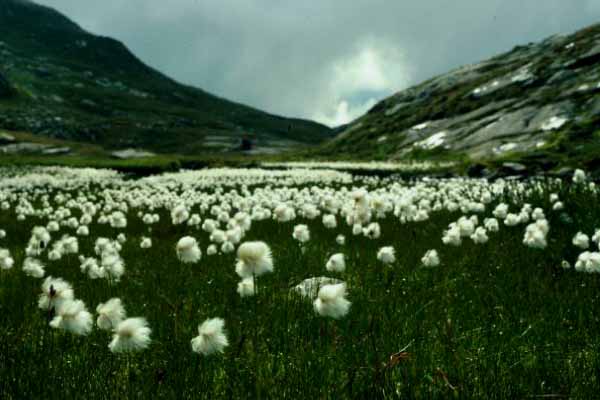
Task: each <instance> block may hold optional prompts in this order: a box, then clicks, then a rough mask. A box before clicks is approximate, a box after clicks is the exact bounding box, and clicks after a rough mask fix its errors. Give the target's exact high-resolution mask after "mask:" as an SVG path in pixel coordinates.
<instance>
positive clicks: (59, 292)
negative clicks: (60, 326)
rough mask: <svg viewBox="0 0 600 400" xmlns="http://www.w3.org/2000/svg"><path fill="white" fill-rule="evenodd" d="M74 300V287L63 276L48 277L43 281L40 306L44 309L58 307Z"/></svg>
mask: <svg viewBox="0 0 600 400" xmlns="http://www.w3.org/2000/svg"><path fill="white" fill-rule="evenodd" d="M68 300H73V288H72V287H71V285H70V284H69V283H68V282H66V281H65V280H64V279H62V278H53V277H51V276H49V277H47V278H46V279H45V280H44V283H42V294H41V295H40V298H39V300H38V307H39V308H41V309H42V310H50V309H52V308H54V309H55V310H56V309H58V308H59V307H60V306H61V304H62V303H63V302H65V301H68Z"/></svg>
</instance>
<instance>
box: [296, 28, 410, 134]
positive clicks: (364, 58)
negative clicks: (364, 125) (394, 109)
mask: <svg viewBox="0 0 600 400" xmlns="http://www.w3.org/2000/svg"><path fill="white" fill-rule="evenodd" d="M326 71H327V72H326V74H327V76H326V79H325V80H326V81H327V82H329V83H328V84H327V85H326V87H325V88H324V89H323V92H322V93H321V94H320V100H319V101H318V102H316V103H315V109H314V110H313V112H312V114H309V115H308V116H309V117H311V118H313V119H315V120H316V121H319V122H321V123H324V124H326V125H329V126H338V125H342V124H346V123H348V122H350V121H352V120H353V119H355V118H358V117H359V116H361V115H362V114H364V113H365V112H367V111H368V110H369V109H370V108H371V107H373V106H374V105H375V104H376V102H377V101H379V100H381V99H382V98H384V97H386V96H388V95H390V94H392V93H393V92H395V91H397V90H399V89H402V88H404V87H406V86H407V85H408V83H409V82H410V72H409V68H408V66H407V63H406V62H405V60H404V58H403V57H402V53H401V52H400V50H399V49H398V47H396V46H393V45H392V44H390V43H388V42H386V41H385V40H383V39H375V38H368V39H363V40H361V41H359V43H358V44H357V45H356V46H355V51H354V52H353V53H352V54H350V55H348V56H345V57H343V58H341V59H337V60H334V61H333V62H332V64H331V65H330V67H329V68H327V69H326ZM374 92H376V93H378V94H379V96H378V97H377V98H374V97H370V96H368V97H366V98H364V96H361V94H363V93H371V94H372V93H374ZM361 97H363V98H361Z"/></svg>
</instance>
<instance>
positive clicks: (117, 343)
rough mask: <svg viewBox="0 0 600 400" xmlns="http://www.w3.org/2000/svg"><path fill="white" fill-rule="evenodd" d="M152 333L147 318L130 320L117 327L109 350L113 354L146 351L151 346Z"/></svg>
mask: <svg viewBox="0 0 600 400" xmlns="http://www.w3.org/2000/svg"><path fill="white" fill-rule="evenodd" d="M151 332H152V330H151V329H150V328H149V327H148V322H147V321H146V319H145V318H139V317H138V318H128V319H126V320H124V321H121V322H120V323H119V324H118V325H117V328H116V329H115V334H114V335H113V339H112V341H111V342H110V344H109V345H108V348H109V349H110V351H111V352H113V353H129V352H133V351H140V350H144V349H145V348H147V347H148V345H150V333H151Z"/></svg>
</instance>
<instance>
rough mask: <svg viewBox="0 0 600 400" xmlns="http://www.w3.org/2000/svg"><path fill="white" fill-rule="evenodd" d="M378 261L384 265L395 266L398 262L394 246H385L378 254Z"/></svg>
mask: <svg viewBox="0 0 600 400" xmlns="http://www.w3.org/2000/svg"><path fill="white" fill-rule="evenodd" d="M377 259H378V260H379V261H381V262H382V263H384V264H393V263H394V262H396V250H394V248H393V247H392V246H385V247H382V248H380V249H379V251H378V252H377Z"/></svg>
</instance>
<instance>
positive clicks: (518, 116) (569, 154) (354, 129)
mask: <svg viewBox="0 0 600 400" xmlns="http://www.w3.org/2000/svg"><path fill="white" fill-rule="evenodd" d="M334 153H335V154H341V155H351V156H352V157H356V156H358V157H360V158H371V159H404V158H420V159H422V158H432V159H443V158H450V159H452V158H467V159H470V160H477V161H490V160H491V161H494V160H495V161H507V160H519V161H520V162H523V163H532V164H536V165H537V166H538V167H540V168H542V169H552V168H557V167H559V166H561V165H563V164H569V163H583V164H592V165H595V164H596V163H597V161H596V160H598V159H600V24H598V25H594V26H591V27H588V28H586V29H583V30H581V31H579V32H577V33H575V34H572V35H568V36H561V35H557V36H553V37H550V38H548V39H546V40H544V41H542V42H541V43H537V44H528V45H525V46H517V47H515V48H514V49H513V50H512V51H510V52H508V53H506V54H502V55H499V56H497V57H494V58H492V59H489V60H487V61H483V62H481V63H479V64H475V65H468V66H465V67H462V68H459V69H456V70H454V71H452V72H450V73H448V74H446V75H442V76H438V77H436V78H433V79H431V80H429V81H427V82H424V83H422V84H419V85H417V86H414V87H411V88H409V89H406V90H403V91H400V92H398V93H396V94H394V95H393V96H391V97H389V98H387V99H385V100H383V101H381V102H380V103H379V104H377V105H375V106H374V107H373V108H372V109H371V110H370V111H369V112H368V113H367V114H366V115H364V116H363V117H361V118H359V119H357V120H355V121H353V122H352V123H351V124H349V125H348V126H346V127H345V128H344V130H343V132H341V133H340V134H339V135H338V136H337V137H336V138H335V139H334V140H332V141H331V142H329V143H327V144H326V145H325V146H324V147H323V148H322V149H321V151H320V154H322V155H329V154H334Z"/></svg>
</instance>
